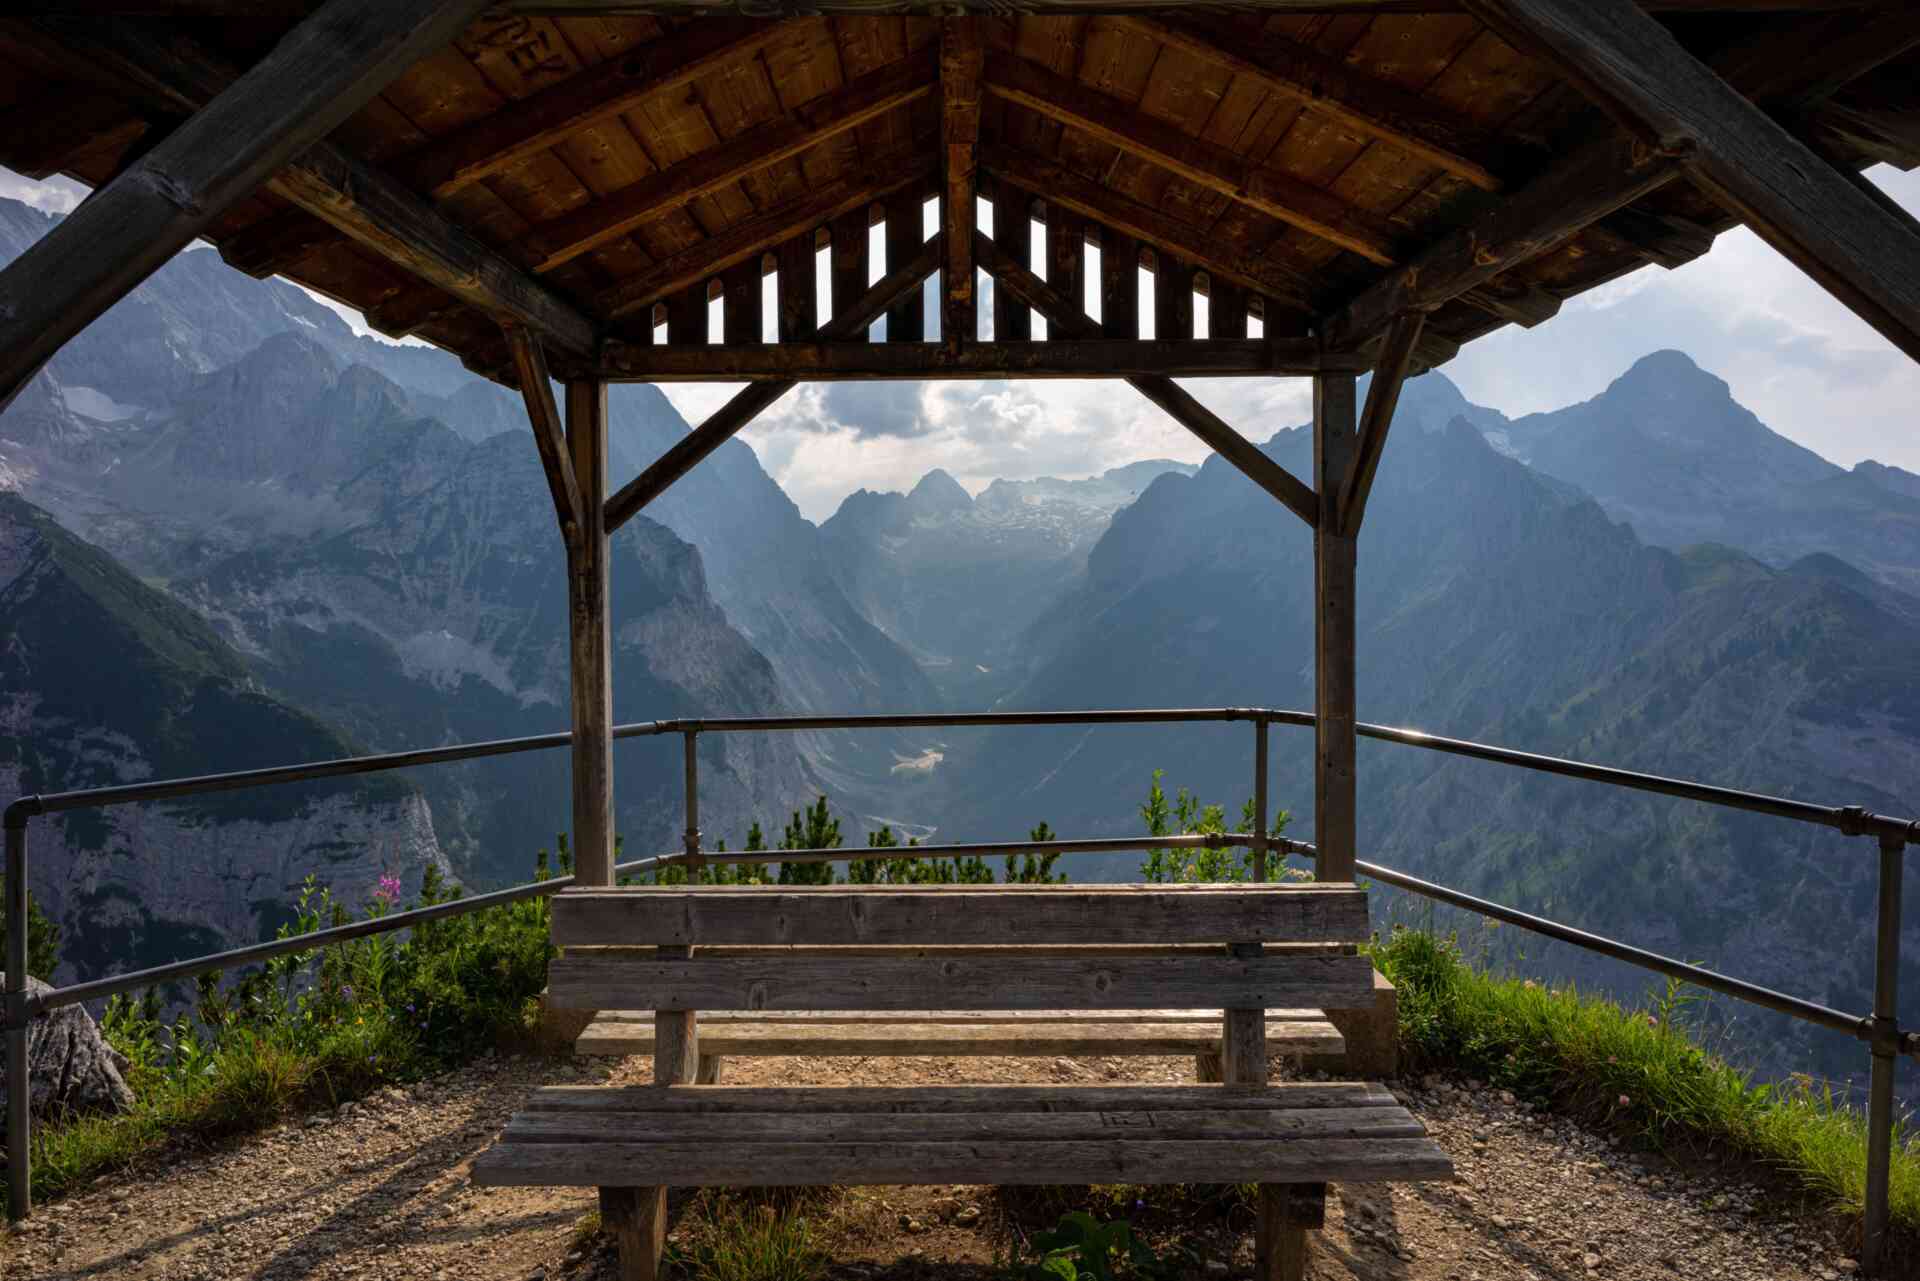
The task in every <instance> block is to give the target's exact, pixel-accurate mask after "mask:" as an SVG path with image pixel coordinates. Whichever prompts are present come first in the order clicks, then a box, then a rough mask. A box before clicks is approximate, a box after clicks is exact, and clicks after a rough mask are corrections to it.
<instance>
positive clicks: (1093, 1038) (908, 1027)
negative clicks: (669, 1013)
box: [573, 1014, 1346, 1058]
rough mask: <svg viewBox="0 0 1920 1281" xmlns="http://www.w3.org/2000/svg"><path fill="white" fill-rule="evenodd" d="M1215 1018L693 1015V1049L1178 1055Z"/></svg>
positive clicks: (592, 1038) (1337, 1039) (595, 1045)
mask: <svg viewBox="0 0 1920 1281" xmlns="http://www.w3.org/2000/svg"><path fill="white" fill-rule="evenodd" d="M1266 1043H1267V1045H1268V1046H1269V1047H1270V1048H1271V1049H1273V1050H1274V1051H1275V1052H1277V1053H1285V1054H1339V1053H1342V1052H1343V1051H1344V1050H1345V1045H1346V1043H1345V1041H1344V1040H1343V1039H1342V1038H1341V1036H1340V1031H1339V1029H1338V1028H1336V1027H1334V1026H1333V1024H1331V1023H1327V1022H1321V1021H1308V1020H1299V1021H1294V1020H1288V1021H1283V1022H1271V1023H1268V1024H1267V1025H1266ZM653 1045H654V1037H653V1027H652V1025H651V1024H641V1023H619V1022H596V1023H593V1024H592V1025H590V1026H589V1027H588V1028H587V1030H586V1031H585V1032H582V1033H581V1034H580V1036H579V1037H578V1038H576V1039H575V1041H574V1043H573V1052H574V1053H575V1054H587V1055H620V1056H625V1055H631V1054H651V1053H653ZM1219 1045H1220V1022H1219V1016H1217V1015H1216V1016H1215V1017H1214V1019H1213V1021H1212V1022H1211V1023H1210V1024H1201V1023H1151V1022H1127V1023H1084V1022H1078V1021H1068V1022H1058V1023H1037V1022H1033V1021H1022V1022H1013V1023H723V1024H715V1023H714V1022H713V1020H712V1019H710V1018H709V1017H708V1016H707V1015H705V1014H702V1015H701V1016H700V1052H701V1053H702V1054H707V1055H723V1056H726V1057H729V1058H779V1057H784V1056H788V1055H797V1056H802V1057H807V1058H814V1057H819V1056H834V1055H837V1056H842V1057H848V1056H858V1057H867V1056H874V1057H892V1058H905V1057H911V1056H917V1055H934V1056H955V1055H958V1056H1003V1055H1004V1056H1010V1057H1036V1056H1044V1057H1054V1058H1058V1057H1063V1056H1064V1057H1068V1058H1075V1057H1089V1056H1100V1055H1109V1054H1121V1055H1134V1056H1142V1055H1164V1054H1175V1055H1186V1054H1196V1053H1199V1052H1201V1051H1203V1050H1208V1049H1217V1048H1218V1047H1219Z"/></svg>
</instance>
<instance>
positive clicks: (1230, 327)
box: [1207, 280, 1247, 339]
mask: <svg viewBox="0 0 1920 1281" xmlns="http://www.w3.org/2000/svg"><path fill="white" fill-rule="evenodd" d="M1246 336H1247V291H1246V290H1244V289H1242V288H1241V287H1240V286H1238V285H1236V284H1234V283H1233V282H1232V281H1229V280H1209V281H1208V282H1207V337H1209V338H1216V339H1217V338H1245V337H1246Z"/></svg>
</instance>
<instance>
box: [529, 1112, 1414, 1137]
mask: <svg viewBox="0 0 1920 1281" xmlns="http://www.w3.org/2000/svg"><path fill="white" fill-rule="evenodd" d="M1425 1134H1426V1129H1425V1127H1424V1126H1422V1125H1421V1124H1420V1122H1419V1121H1417V1120H1415V1119H1414V1117H1413V1115H1412V1114H1411V1113H1409V1112H1408V1111H1407V1110H1406V1109H1405V1108H1403V1107H1397V1106H1383V1105H1378V1104H1376V1105H1372V1106H1364V1107H1348V1108H1269V1109H1267V1110H1264V1111H1262V1110H1247V1111H1241V1112H1204V1111H1201V1110H1199V1109H1197V1108H1185V1109H1178V1108H1176V1109H1170V1110H1168V1111H1164V1112H1155V1111H1126V1112H1122V1111H1084V1112H1001V1113H993V1112H945V1113H933V1114H925V1115H919V1116H914V1115H909V1114H905V1113H899V1112H888V1113H873V1112H840V1113H822V1114H818V1115H811V1116H808V1115H796V1116H778V1115H775V1114H773V1113H770V1112H759V1113H733V1114H731V1115H728V1114H715V1113H711V1112H692V1113H676V1112H627V1113H621V1114H618V1115H607V1114H605V1113H601V1114H594V1113H585V1112H522V1113H519V1114H517V1115H516V1116H515V1117H514V1118H513V1120H512V1121H511V1122H510V1123H509V1124H508V1126H507V1128H506V1130H505V1132H504V1134H503V1136H502V1137H503V1140H504V1141H505V1142H507V1143H694V1142H710V1143H740V1142H747V1143H884V1142H889V1141H913V1140H926V1141H928V1142H941V1143H951V1142H959V1141H962V1140H981V1141H985V1140H993V1141H1002V1140H1005V1141H1009V1142H1038V1141H1041V1140H1051V1141H1055V1142H1066V1141H1073V1140H1092V1139H1113V1138H1128V1139H1133V1138H1139V1139H1152V1140H1161V1139H1242V1140H1254V1139H1274V1140H1284V1141H1286V1142H1299V1141H1302V1140H1306V1139H1364V1138H1386V1139H1417V1138H1420V1137H1422V1136H1423V1135H1425Z"/></svg>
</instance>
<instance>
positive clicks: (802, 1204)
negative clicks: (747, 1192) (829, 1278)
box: [676, 1193, 828, 1281]
mask: <svg viewBox="0 0 1920 1281" xmlns="http://www.w3.org/2000/svg"><path fill="white" fill-rule="evenodd" d="M811 1200H814V1201H816V1202H817V1200H818V1199H817V1198H812V1199H811ZM808 1201H809V1199H808V1198H801V1199H775V1200H772V1201H770V1200H769V1199H767V1198H763V1197H754V1196H740V1195H733V1194H726V1193H718V1194H708V1195H705V1196H702V1197H701V1198H700V1199H699V1200H698V1201H697V1202H696V1204H695V1206H694V1207H693V1208H692V1212H691V1213H690V1214H689V1216H688V1218H689V1219H690V1220H691V1222H687V1223H685V1224H684V1226H683V1227H682V1229H681V1230H682V1232H683V1233H685V1234H686V1235H687V1236H689V1237H690V1238H691V1241H690V1243H689V1244H688V1245H687V1246H686V1247H685V1249H684V1250H681V1251H676V1253H678V1254H679V1256H680V1257H679V1259H678V1260H677V1262H678V1263H679V1268H678V1271H679V1273H680V1275H682V1276H685V1277H689V1278H692V1279H693V1281H817V1279H818V1278H819V1277H822V1276H824V1275H825V1274H826V1270H827V1262H828V1260H827V1253H826V1251H825V1250H824V1249H823V1248H822V1247H821V1246H820V1244H819V1243H818V1241H817V1240H816V1238H815V1236H814V1221H813V1219H812V1218H811V1217H810V1216H809V1215H808V1214H807V1213H806V1210H807V1206H808Z"/></svg>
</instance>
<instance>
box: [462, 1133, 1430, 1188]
mask: <svg viewBox="0 0 1920 1281" xmlns="http://www.w3.org/2000/svg"><path fill="white" fill-rule="evenodd" d="M1452 1176H1453V1163H1452V1162H1450V1161H1449V1160H1448V1159H1447V1157H1446V1155H1445V1154H1444V1153H1443V1152H1441V1151H1440V1149H1439V1147H1438V1146H1437V1145H1436V1144H1435V1143H1434V1142H1433V1141H1432V1140H1431V1139H1425V1138H1417V1139H1416V1138H1404V1139H1385V1138H1368V1139H1311V1140H1301V1141H1299V1142H1289V1141H1286V1140H1279V1139H1275V1138H1272V1137H1269V1136H1263V1137H1260V1138H1256V1139H1193V1140H1164V1139H1148V1138H1140V1137H1137V1136H1134V1135H1131V1134H1129V1135H1128V1136H1127V1137H1124V1138H1121V1137H1116V1138H1105V1139H1087V1140H1079V1141H1056V1140H1046V1139H1042V1140H1034V1141H1017V1140H1010V1139H996V1140H994V1141H992V1142H990V1143H977V1142H966V1141H960V1142H938V1141H928V1140H923V1139H917V1140H900V1141H894V1142H888V1143H842V1142H821V1143H778V1142H758V1141H752V1142H743V1141H735V1140H710V1141H705V1142H697V1143H514V1142H502V1143H498V1144H495V1145H494V1146H493V1147H492V1148H490V1149H488V1150H487V1151H486V1152H485V1153H483V1154H481V1156H480V1157H479V1158H477V1159H476V1160H475V1162H474V1165H473V1181H474V1182H475V1183H476V1184H480V1185H482V1186H491V1187H512V1186H569V1187H644V1186H653V1185H660V1184H667V1183H671V1184H673V1185H674V1186H676V1187H713V1186H720V1185H724V1186H729V1187H786V1186H831V1185H846V1184H851V1185H866V1186H872V1185H875V1184H974V1183H990V1184H996V1185H1016V1184H1027V1185H1031V1184H1048V1183H1066V1184H1080V1183H1325V1182H1332V1181H1352V1182H1360V1183H1366V1182H1377V1181H1381V1180H1389V1179H1392V1180H1411V1179H1447V1178H1451V1177H1452Z"/></svg>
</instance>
